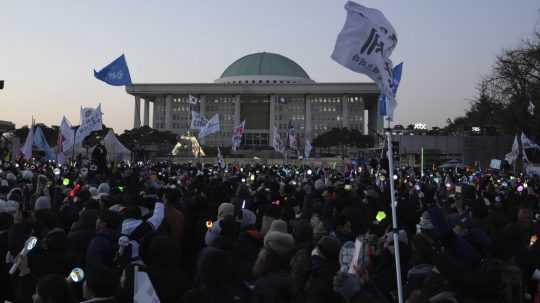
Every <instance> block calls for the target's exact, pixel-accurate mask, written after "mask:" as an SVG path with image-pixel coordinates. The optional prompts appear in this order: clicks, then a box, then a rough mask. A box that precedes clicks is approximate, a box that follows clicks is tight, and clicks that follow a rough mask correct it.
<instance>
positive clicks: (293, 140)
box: [287, 121, 297, 150]
mask: <svg viewBox="0 0 540 303" xmlns="http://www.w3.org/2000/svg"><path fill="white" fill-rule="evenodd" d="M287 137H288V141H289V148H290V149H291V150H296V149H297V136H296V131H295V130H294V126H293V124H292V121H289V128H288V130H287Z"/></svg>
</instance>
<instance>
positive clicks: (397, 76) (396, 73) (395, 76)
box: [379, 62, 403, 116]
mask: <svg viewBox="0 0 540 303" xmlns="http://www.w3.org/2000/svg"><path fill="white" fill-rule="evenodd" d="M402 69H403V62H401V63H400V64H398V65H396V66H395V67H394V69H392V80H393V81H394V83H393V86H392V93H393V94H394V98H395V97H396V94H397V89H398V86H399V82H401V71H402ZM386 101H387V100H386V96H385V95H384V94H381V95H380V96H379V108H380V110H381V116H388V111H387V108H386V103H387V102H386ZM390 111H391V112H393V111H394V109H393V108H392V109H390Z"/></svg>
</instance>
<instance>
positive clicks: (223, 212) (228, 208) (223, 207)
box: [218, 203, 234, 219]
mask: <svg viewBox="0 0 540 303" xmlns="http://www.w3.org/2000/svg"><path fill="white" fill-rule="evenodd" d="M226 216H234V205H233V204H232V203H221V204H220V205H219V208H218V219H222V218H224V217H226Z"/></svg>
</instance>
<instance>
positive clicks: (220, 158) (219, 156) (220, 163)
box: [217, 146, 225, 169]
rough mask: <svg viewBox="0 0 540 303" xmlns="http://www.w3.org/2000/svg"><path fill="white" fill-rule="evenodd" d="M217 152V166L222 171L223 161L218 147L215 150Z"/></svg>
mask: <svg viewBox="0 0 540 303" xmlns="http://www.w3.org/2000/svg"><path fill="white" fill-rule="evenodd" d="M217 152H218V154H217V158H218V165H219V167H220V168H221V169H224V168H225V159H224V158H223V155H222V154H221V149H220V148H219V146H218V148H217Z"/></svg>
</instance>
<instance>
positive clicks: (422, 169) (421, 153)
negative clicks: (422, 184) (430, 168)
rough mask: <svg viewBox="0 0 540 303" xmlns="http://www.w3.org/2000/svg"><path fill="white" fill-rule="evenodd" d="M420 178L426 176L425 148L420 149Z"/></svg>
mask: <svg viewBox="0 0 540 303" xmlns="http://www.w3.org/2000/svg"><path fill="white" fill-rule="evenodd" d="M420 176H422V177H423V176H424V147H423V146H422V147H421V148H420Z"/></svg>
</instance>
